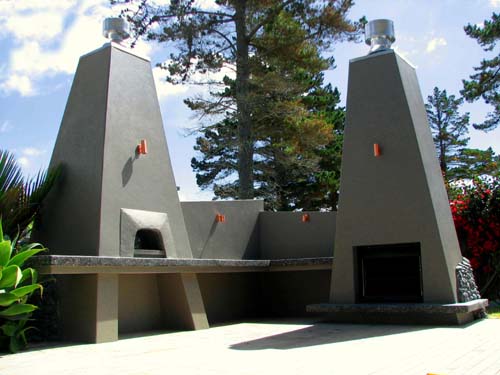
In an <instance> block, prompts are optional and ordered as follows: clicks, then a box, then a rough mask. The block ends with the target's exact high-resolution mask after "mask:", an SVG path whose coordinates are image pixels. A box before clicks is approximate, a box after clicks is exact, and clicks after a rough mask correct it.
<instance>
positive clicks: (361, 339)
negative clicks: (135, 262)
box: [0, 319, 500, 375]
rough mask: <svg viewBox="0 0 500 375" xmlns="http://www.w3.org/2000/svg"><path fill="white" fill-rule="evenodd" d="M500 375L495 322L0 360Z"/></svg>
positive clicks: (207, 369) (144, 370) (76, 367)
mask: <svg viewBox="0 0 500 375" xmlns="http://www.w3.org/2000/svg"><path fill="white" fill-rule="evenodd" d="M27 373H36V374H37V375H44V374H50V375H58V374H65V375H66V374H70V375H80V374H96V375H97V374H120V375H129V374H130V375H132V374H134V375H139V374H141V375H143V374H144V375H146V374H147V375H153V374H162V375H163V374H183V375H192V374H217V375H224V374H227V375H239V374H242V375H243V374H245V375H246V374H248V375H250V374H251V375H266V374H273V375H277V374H286V375H291V374H314V375H319V374H349V375H353V374H363V375H368V374H383V375H389V374H398V375H401V374H405V375H411V374H415V375H417V374H418V375H426V374H428V373H430V374H444V375H455V374H457V375H458V374H467V375H473V374H481V375H483V374H484V375H486V374H488V375H498V374H500V320H493V319H490V320H482V321H479V322H475V323H472V324H469V325H467V326H464V327H446V328H443V327H422V326H390V325H351V324H327V323H314V322H313V321H311V320H309V321H266V322H255V323H238V324H231V325H224V326H219V327H214V328H211V329H209V330H203V331H196V332H194V331H192V332H176V333H168V334H151V335H149V336H143V337H135V338H130V337H129V338H124V339H122V340H120V341H118V342H113V343H106V344H98V345H73V346H59V347H52V348H36V349H35V348H34V349H32V350H30V351H28V352H23V353H19V354H15V355H4V356H2V357H0V374H2V375H26V374H27Z"/></svg>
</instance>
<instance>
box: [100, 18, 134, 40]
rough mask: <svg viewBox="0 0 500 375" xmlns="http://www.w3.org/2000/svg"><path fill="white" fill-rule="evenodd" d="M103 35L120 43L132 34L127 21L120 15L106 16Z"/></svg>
mask: <svg viewBox="0 0 500 375" xmlns="http://www.w3.org/2000/svg"><path fill="white" fill-rule="evenodd" d="M102 35H104V37H105V38H108V39H111V41H113V42H116V43H120V42H121V41H123V40H125V39H127V38H128V37H129V36H130V34H129V33H128V23H127V21H125V20H124V19H123V18H118V17H111V18H106V19H105V20H104V22H103V23H102Z"/></svg>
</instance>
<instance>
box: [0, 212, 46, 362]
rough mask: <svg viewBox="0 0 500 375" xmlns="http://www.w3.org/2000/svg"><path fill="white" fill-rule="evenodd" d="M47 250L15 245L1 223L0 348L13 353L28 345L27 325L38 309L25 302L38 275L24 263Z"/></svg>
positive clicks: (32, 246) (34, 285) (32, 291)
mask: <svg viewBox="0 0 500 375" xmlns="http://www.w3.org/2000/svg"><path fill="white" fill-rule="evenodd" d="M45 250H46V249H45V248H43V247H42V246H41V245H40V244H35V243H32V244H25V245H18V244H17V243H16V241H15V240H14V241H10V240H9V239H7V238H6V237H4V234H3V231H2V223H1V221H0V349H2V350H5V349H8V350H10V351H11V352H13V353H15V352H17V351H19V350H21V349H22V348H24V347H25V346H26V345H27V341H26V332H27V331H28V330H29V329H31V327H29V326H27V322H28V320H29V318H30V316H31V313H32V312H33V311H35V309H37V307H36V306H35V305H33V304H30V303H28V300H29V298H30V297H31V296H32V295H33V293H34V292H35V291H37V290H39V291H40V294H41V293H42V291H43V287H42V285H41V284H39V283H37V272H36V270H34V269H33V268H30V267H24V263H25V262H26V261H27V260H28V259H29V258H31V257H32V256H33V255H36V254H38V253H40V252H42V251H45Z"/></svg>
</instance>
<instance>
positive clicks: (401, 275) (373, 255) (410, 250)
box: [354, 243, 423, 303]
mask: <svg viewBox="0 0 500 375" xmlns="http://www.w3.org/2000/svg"><path fill="white" fill-rule="evenodd" d="M354 251H355V259H356V263H357V264H356V266H357V271H356V273H357V301H358V302H361V303H384V302H387V303H398V302H401V303H404V302H406V303H413V302H423V291H422V265H421V255H420V243H405V244H390V245H373V246H357V247H355V248H354Z"/></svg>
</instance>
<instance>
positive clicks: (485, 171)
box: [452, 147, 500, 180]
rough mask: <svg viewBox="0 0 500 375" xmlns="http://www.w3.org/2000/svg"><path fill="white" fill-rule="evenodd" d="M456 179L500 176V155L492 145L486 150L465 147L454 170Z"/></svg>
mask: <svg viewBox="0 0 500 375" xmlns="http://www.w3.org/2000/svg"><path fill="white" fill-rule="evenodd" d="M452 173H453V177H454V179H456V180H464V179H473V178H478V177H481V176H483V177H486V176H491V177H495V178H499V177H500V155H495V152H494V151H493V149H492V148H491V147H489V148H487V149H486V150H478V149H473V148H465V149H462V150H461V151H460V154H459V155H458V158H457V160H456V162H455V168H453V170H452Z"/></svg>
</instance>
